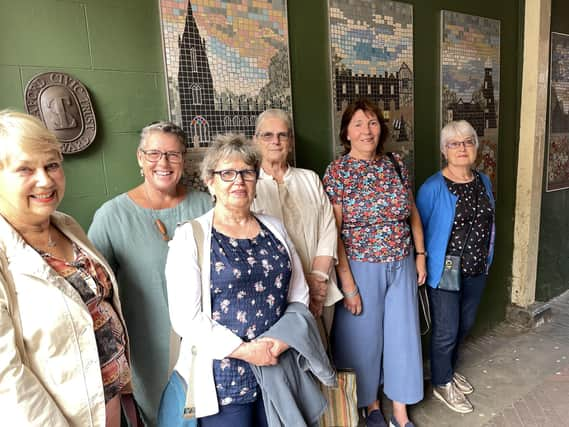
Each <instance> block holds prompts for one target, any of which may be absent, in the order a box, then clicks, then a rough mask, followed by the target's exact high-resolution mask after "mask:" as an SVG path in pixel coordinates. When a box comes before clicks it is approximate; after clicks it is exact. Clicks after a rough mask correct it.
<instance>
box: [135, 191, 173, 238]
mask: <svg viewBox="0 0 569 427" xmlns="http://www.w3.org/2000/svg"><path fill="white" fill-rule="evenodd" d="M142 189H143V190H144V195H145V196H146V200H147V201H148V204H149V205H150V213H151V215H152V218H153V219H154V226H155V227H156V229H157V230H158V232H159V233H160V235H161V236H162V240H164V241H165V242H167V241H169V240H170V237H169V236H168V229H167V228H166V226H165V225H164V223H163V222H162V221H161V220H160V218H158V217H157V216H156V210H155V209H154V207H153V206H152V200H150V196H149V195H148V192H147V191H146V185H144V184H142Z"/></svg>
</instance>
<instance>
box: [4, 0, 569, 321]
mask: <svg viewBox="0 0 569 427" xmlns="http://www.w3.org/2000/svg"><path fill="white" fill-rule="evenodd" d="M558 1H560V0H558ZM407 2H408V3H411V4H413V7H414V34H415V41H414V53H415V57H414V68H415V100H416V101H415V102H416V104H415V135H416V138H415V140H416V145H415V149H416V158H417V162H416V165H415V176H416V178H417V179H416V180H417V184H420V183H421V182H423V181H424V180H425V179H426V178H427V177H428V176H429V175H431V174H432V173H433V172H435V171H436V170H437V169H438V167H439V166H438V160H439V154H438V141H437V138H438V128H439V117H438V114H439V113H438V108H439V107H438V106H439V98H438V90H439V89H438V81H439V71H438V57H439V50H438V47H439V26H440V23H439V16H440V11H441V10H443V9H447V10H455V11H459V12H463V13H470V14H474V15H481V16H487V17H490V18H494V19H499V20H500V21H501V24H502V26H501V40H502V50H501V76H502V78H501V97H500V146H499V176H498V205H497V226H498V235H497V251H496V252H497V255H496V260H495V263H494V266H493V268H492V272H491V275H490V280H489V283H488V289H487V292H486V295H485V298H484V302H483V306H482V309H481V312H480V316H479V327H487V326H488V325H491V324H493V323H495V322H496V321H497V320H500V319H501V318H502V317H503V314H504V308H505V306H506V303H507V301H508V297H507V295H508V288H509V286H510V283H511V258H512V242H513V223H512V218H513V210H514V194H515V191H514V189H515V171H516V167H517V165H516V158H517V144H516V141H517V139H518V138H517V129H519V126H518V115H519V114H518V113H519V96H520V81H521V79H520V70H521V67H520V63H521V62H520V61H521V58H522V55H521V54H520V51H521V41H520V40H522V38H521V28H522V22H523V19H522V17H523V15H522V11H523V1H522V0H479V1H477V2H472V1H470V0H430V1H424V0H408V1H407ZM327 3H328V2H327V0H309V1H307V0H288V1H287V5H288V13H289V34H290V54H291V73H292V74H291V76H292V89H293V103H294V104H293V108H294V116H295V117H294V118H295V134H296V150H297V163H298V165H299V166H302V167H307V168H311V169H314V170H316V171H318V172H319V173H322V172H323V171H324V168H325V167H326V165H327V164H328V163H329V161H330V160H331V158H332V148H331V139H332V133H331V132H332V124H331V113H330V112H331V102H332V101H331V97H330V66H329V59H328V54H329V53H328V50H329V47H328V33H327V31H328V18H327ZM0 10H1V11H2V13H1V14H0V108H6V107H12V108H17V109H22V108H23V98H22V96H23V87H24V86H25V84H26V82H27V81H28V80H29V78H31V77H32V76H33V75H34V74H36V73H39V72H42V71H46V70H54V69H56V70H62V71H65V72H68V73H70V74H72V75H73V76H75V77H77V78H78V79H80V80H81V81H82V82H83V83H84V84H85V85H86V86H87V87H88V89H89V90H90V93H91V96H92V100H93V104H94V107H95V111H96V114H97V120H98V133H97V138H96V141H95V142H94V145H93V146H92V147H90V148H89V149H87V150H86V151H85V152H83V153H81V154H78V155H71V156H67V157H66V160H65V169H66V171H67V178H68V191H67V194H66V197H65V200H64V202H63V204H62V206H61V209H62V210H64V211H66V212H69V213H70V214H72V215H74V216H75V217H76V218H77V219H78V220H79V221H80V222H81V224H82V225H83V226H85V227H87V226H88V225H89V223H90V221H91V218H92V215H93V212H94V210H95V209H96V208H97V207H98V206H100V204H101V203H103V202H104V201H105V200H107V199H109V198H110V197H112V196H114V195H116V194H118V193H120V192H123V191H125V190H127V189H129V188H131V187H132V186H134V185H135V184H136V183H138V182H140V177H139V175H138V166H137V164H136V159H135V153H134V150H135V147H136V143H137V141H138V135H137V133H138V131H139V129H140V128H141V127H142V126H143V125H144V124H146V123H148V122H150V121H152V120H158V119H161V118H165V117H167V110H166V95H165V88H164V86H165V85H164V75H163V68H162V52H161V41H160V27H159V13H158V1H157V0H121V1H116V0H57V1H56V0H19V1H14V0H0ZM565 210H566V209H565Z"/></svg>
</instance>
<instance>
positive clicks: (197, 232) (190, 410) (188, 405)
mask: <svg viewBox="0 0 569 427" xmlns="http://www.w3.org/2000/svg"><path fill="white" fill-rule="evenodd" d="M190 224H191V226H192V230H193V232H194V240H195V242H196V250H197V252H198V266H199V267H200V269H201V265H202V262H203V245H204V232H203V229H202V226H201V225H200V223H199V222H198V221H196V220H195V219H192V220H191V221H190ZM202 288H203V287H202ZM204 298H205V296H204V293H203V291H202V307H203V300H204ZM197 352H198V351H197V347H196V346H195V345H192V360H191V362H190V376H189V378H188V387H187V391H186V402H185V403H184V414H183V415H184V418H185V419H189V420H191V419H194V418H196V403H195V398H194V390H193V384H194V376H195V369H196V361H195V359H196V355H197Z"/></svg>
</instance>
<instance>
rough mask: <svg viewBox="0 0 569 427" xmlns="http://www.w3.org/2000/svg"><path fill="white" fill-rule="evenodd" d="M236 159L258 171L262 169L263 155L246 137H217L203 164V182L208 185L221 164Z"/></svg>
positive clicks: (229, 134)
mask: <svg viewBox="0 0 569 427" xmlns="http://www.w3.org/2000/svg"><path fill="white" fill-rule="evenodd" d="M235 158H238V159H241V160H243V162H245V164H246V165H247V166H251V167H253V168H254V169H255V170H256V171H259V168H260V167H261V153H260V151H259V149H258V148H257V146H256V145H255V144H253V142H251V140H249V139H247V137H246V136H245V135H241V134H234V133H227V134H224V135H217V136H216V137H215V139H214V141H213V145H212V146H211V147H209V148H208V150H207V153H206V155H205V156H204V158H203V160H202V163H201V170H200V172H201V179H202V180H203V182H204V183H205V184H206V185H207V181H208V180H210V179H211V177H212V176H213V172H214V171H215V168H216V166H217V165H218V163H219V162H222V161H224V160H231V159H235Z"/></svg>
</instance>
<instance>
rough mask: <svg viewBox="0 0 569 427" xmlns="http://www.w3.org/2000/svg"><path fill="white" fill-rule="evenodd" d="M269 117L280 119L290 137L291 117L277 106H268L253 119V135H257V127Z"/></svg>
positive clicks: (291, 132)
mask: <svg viewBox="0 0 569 427" xmlns="http://www.w3.org/2000/svg"><path fill="white" fill-rule="evenodd" d="M271 118H275V119H280V120H282V121H283V123H284V124H285V126H286V127H287V130H288V133H289V136H290V137H292V134H293V129H292V119H291V118H290V114H289V113H287V112H286V111H284V110H281V109H279V108H270V109H268V110H265V111H263V112H262V113H261V114H259V116H258V117H257V120H256V121H255V135H257V133H258V132H259V129H260V128H261V125H262V124H263V121H264V120H265V119H271Z"/></svg>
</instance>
